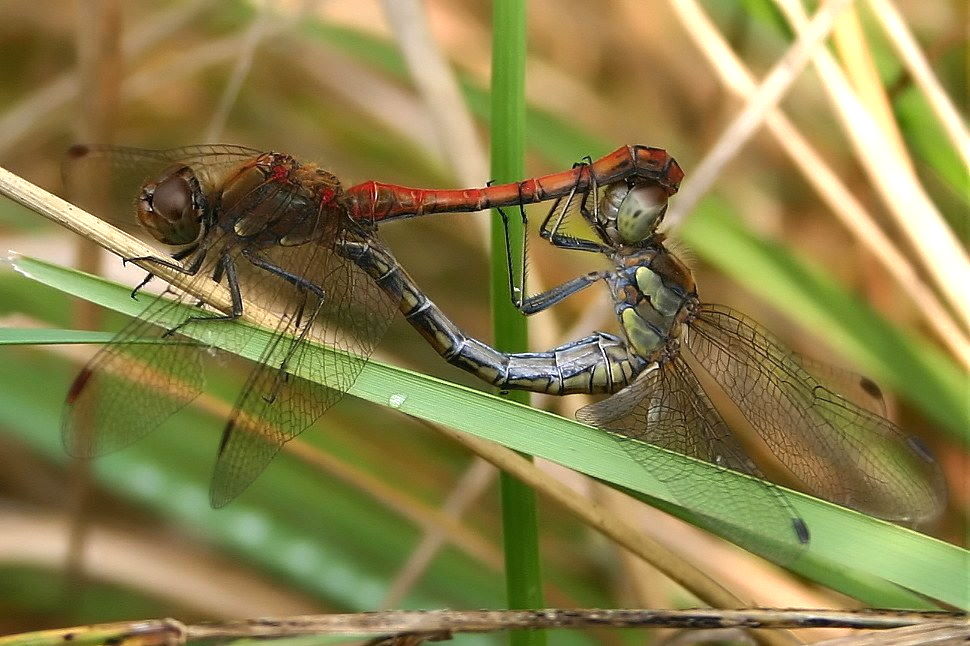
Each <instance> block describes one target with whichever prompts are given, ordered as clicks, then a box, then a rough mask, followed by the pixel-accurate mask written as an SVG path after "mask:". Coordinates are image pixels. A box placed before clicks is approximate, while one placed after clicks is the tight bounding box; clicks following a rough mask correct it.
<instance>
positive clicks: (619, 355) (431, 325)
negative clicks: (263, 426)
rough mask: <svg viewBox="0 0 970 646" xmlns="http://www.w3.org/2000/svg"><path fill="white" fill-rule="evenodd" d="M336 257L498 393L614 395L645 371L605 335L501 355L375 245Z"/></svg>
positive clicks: (348, 246) (352, 245) (347, 249)
mask: <svg viewBox="0 0 970 646" xmlns="http://www.w3.org/2000/svg"><path fill="white" fill-rule="evenodd" d="M338 253H340V254H341V255H342V256H344V257H345V258H347V259H349V260H351V261H352V262H354V263H355V264H356V265H357V266H358V267H360V268H361V269H363V270H364V271H365V272H367V274H368V275H369V276H370V277H371V278H373V279H374V281H375V282H376V283H377V284H378V285H379V286H380V287H381V289H383V290H384V291H385V292H386V293H387V294H389V295H390V296H391V298H392V300H393V301H394V302H395V303H397V304H398V309H400V310H401V312H402V313H403V314H404V317H405V318H406V319H407V320H408V322H409V323H410V324H411V325H412V326H413V327H414V328H415V329H416V330H417V331H418V332H420V333H421V335H422V336H423V337H424V338H425V339H426V340H427V341H428V343H430V344H431V346H432V347H433V348H434V349H435V350H437V352H438V353H439V354H440V355H441V356H442V357H444V358H445V360H446V361H448V362H449V363H451V364H452V365H455V366H458V367H459V368H461V369H463V370H466V371H468V372H470V373H472V374H474V375H476V376H478V377H479V378H481V379H483V380H484V381H487V382H488V383H490V384H493V385H494V386H497V387H498V388H501V389H511V390H528V391H532V392H539V393H548V394H553V395H567V394H573V393H613V392H616V391H618V390H620V389H622V388H623V387H624V386H626V385H627V384H629V383H630V382H631V381H632V380H633V378H634V377H636V376H637V375H638V374H639V373H640V372H641V371H642V370H643V369H644V368H645V367H646V366H647V362H646V361H645V360H644V359H642V358H640V357H638V356H636V355H635V354H632V353H631V352H630V351H629V350H628V348H627V345H626V342H625V341H624V340H623V339H621V338H619V337H617V336H614V335H612V334H606V333H603V332H597V333H595V334H592V335H590V336H588V337H585V338H583V339H579V340H577V341H572V342H570V343H566V344H564V345H561V346H559V347H557V348H553V349H552V350H548V351H546V352H520V353H507V352H501V351H499V350H496V349H495V348H493V347H491V346H489V345H488V344H486V343H483V342H481V341H479V340H478V339H474V338H471V337H469V336H467V335H466V334H465V333H464V332H462V331H461V329H460V328H459V327H458V326H457V325H455V323H454V322H452V321H451V320H450V319H448V317H447V316H445V314H444V313H443V312H442V311H441V310H440V309H438V306H437V305H435V304H434V303H433V302H431V300H430V299H428V297H427V296H426V295H425V294H424V293H423V292H422V291H421V290H420V288H418V286H417V285H415V283H414V281H413V279H412V278H411V277H410V276H408V274H407V272H405V271H404V269H403V268H402V267H401V266H400V265H399V264H398V263H397V261H396V260H395V259H394V257H393V256H392V255H391V254H390V252H389V251H387V250H386V249H385V248H383V247H382V246H380V243H378V242H377V241H370V242H351V241H345V242H343V243H342V244H341V245H340V246H338Z"/></svg>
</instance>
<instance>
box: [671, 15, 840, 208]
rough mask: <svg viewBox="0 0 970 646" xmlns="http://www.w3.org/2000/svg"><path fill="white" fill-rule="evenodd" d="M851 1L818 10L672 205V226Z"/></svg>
mask: <svg viewBox="0 0 970 646" xmlns="http://www.w3.org/2000/svg"><path fill="white" fill-rule="evenodd" d="M850 1H851V0H826V2H825V3H824V4H823V5H822V6H820V7H819V9H818V11H817V12H816V13H815V16H814V17H813V18H812V21H811V23H810V24H809V25H808V26H807V27H806V28H805V29H803V30H802V31H801V33H800V34H799V35H798V38H797V39H796V40H795V42H794V43H792V45H791V47H789V48H788V51H787V52H785V54H784V55H783V56H782V57H781V58H780V59H779V60H778V62H777V63H775V65H774V66H773V67H772V68H771V71H770V72H769V73H768V75H767V76H766V77H765V80H764V81H762V83H761V85H760V86H758V88H757V90H755V92H754V93H752V94H751V95H750V96H749V97H748V98H747V101H746V104H745V106H744V108H743V109H742V110H741V112H740V113H739V114H738V116H737V117H735V119H734V121H732V122H731V124H730V125H729V126H728V127H727V128H725V129H724V131H723V132H722V133H721V136H720V137H719V138H718V140H717V143H715V144H714V146H713V147H712V148H711V150H710V151H709V152H708V153H707V154H706V155H705V156H704V158H703V159H702V160H701V163H700V164H698V165H697V167H696V168H695V169H694V170H693V171H692V173H691V175H690V178H689V180H688V181H687V182H686V183H685V184H684V188H683V189H682V190H681V191H680V194H679V195H678V197H677V201H676V202H675V203H673V204H672V205H671V208H670V213H669V215H668V216H667V220H668V222H670V223H671V224H677V223H679V222H680V221H681V220H682V219H683V218H684V217H685V216H686V215H687V214H688V213H690V212H691V211H692V210H693V209H694V207H695V206H697V203H698V202H699V201H700V200H701V198H702V197H703V196H704V195H705V194H706V193H707V192H708V191H709V190H710V188H711V186H713V185H714V182H716V181H717V178H718V177H720V175H721V172H722V171H723V170H724V167H725V166H727V164H728V162H730V161H731V159H733V158H734V156H735V155H737V154H738V152H739V151H740V150H741V148H743V147H744V145H745V144H747V143H748V140H750V139H751V136H752V135H753V134H754V133H755V132H756V131H757V130H758V128H759V127H760V126H761V124H762V122H764V119H765V116H766V115H767V114H768V112H769V111H770V110H771V109H772V108H774V107H775V106H776V105H777V104H778V102H779V101H780V100H781V99H782V97H783V96H784V95H785V93H786V92H787V91H788V89H789V88H790V87H791V85H792V83H793V82H794V81H795V79H796V78H798V76H799V75H800V74H801V72H802V70H803V69H804V68H805V66H806V65H807V64H808V61H809V60H810V58H811V56H812V54H813V52H814V51H815V50H816V49H818V46H819V45H820V44H821V43H822V42H823V41H824V40H825V37H826V36H828V34H829V32H830V31H832V27H833V25H834V24H835V19H836V18H837V17H838V15H839V12H840V11H841V10H842V9H844V8H845V6H846V5H847V4H848V3H849V2H850Z"/></svg>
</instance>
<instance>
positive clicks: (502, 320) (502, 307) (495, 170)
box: [491, 0, 545, 645]
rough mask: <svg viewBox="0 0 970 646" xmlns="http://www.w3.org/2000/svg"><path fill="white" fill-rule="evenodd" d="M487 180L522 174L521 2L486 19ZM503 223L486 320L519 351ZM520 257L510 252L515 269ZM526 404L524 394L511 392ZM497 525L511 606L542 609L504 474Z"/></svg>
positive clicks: (524, 524)
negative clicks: (488, 66) (488, 47)
mask: <svg viewBox="0 0 970 646" xmlns="http://www.w3.org/2000/svg"><path fill="white" fill-rule="evenodd" d="M492 33H493V37H492V106H491V107H492V119H491V158H492V179H494V180H495V181H496V182H499V183H501V182H511V181H516V180H520V179H522V178H523V176H524V170H525V169H524V157H525V55H526V46H525V42H526V36H525V0H494V9H493V22H492ZM511 215H512V216H513V217H512V218H511V220H512V222H511V223H510V224H511V229H510V233H511V236H512V240H511V243H512V244H511V248H512V249H513V250H514V249H520V248H521V246H522V236H524V235H525V233H526V232H525V231H523V230H522V226H521V223H520V222H519V221H518V218H516V217H515V214H514V213H513V214H511ZM504 250H505V229H504V227H503V226H502V221H501V218H500V217H499V215H498V214H497V213H495V214H493V216H492V271H491V276H492V325H493V329H494V332H495V345H496V346H497V347H498V348H499V349H501V350H504V351H507V352H523V351H525V350H527V349H528V345H529V340H528V334H527V330H526V324H525V317H523V316H522V314H520V313H519V312H518V310H516V309H515V308H514V307H513V306H512V303H511V299H510V298H509V289H508V284H509V283H508V276H507V273H506V262H505V258H504V255H503V254H504ZM522 261H523V259H521V258H513V263H515V265H514V266H516V273H518V266H517V265H518V263H519V262H522ZM510 397H512V398H514V399H515V400H516V401H520V402H525V403H527V402H528V399H529V397H528V395H527V394H526V393H520V392H516V393H512V394H510ZM501 487H502V523H503V535H504V543H505V575H506V586H507V591H508V606H509V608H542V607H543V606H544V603H543V600H542V577H541V575H540V570H539V542H538V540H539V537H538V525H537V518H536V500H535V493H534V492H533V491H532V490H531V489H530V488H529V487H527V486H526V485H524V484H523V483H522V482H520V481H518V480H516V479H515V478H512V477H511V476H509V475H507V474H504V473H503V474H502V480H501ZM511 643H513V644H516V645H525V644H530V645H539V644H545V634H544V633H537V632H515V633H512V637H511Z"/></svg>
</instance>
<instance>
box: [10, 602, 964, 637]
mask: <svg viewBox="0 0 970 646" xmlns="http://www.w3.org/2000/svg"><path fill="white" fill-rule="evenodd" d="M915 625H919V626H942V625H946V626H950V627H951V628H952V629H953V633H954V634H956V635H962V636H963V638H966V637H967V636H970V622H968V620H967V615H966V614H962V613H951V612H910V611H899V610H858V611H838V610H801V609H797V610H796V609H776V608H747V609H738V610H708V609H692V610H627V609H618V610H617V609H560V608H548V609H543V610H428V611H420V610H416V611H394V610H392V611H384V612H363V613H355V614H334V615H305V616H299V617H262V618H259V619H246V620H242V621H228V622H219V623H207V624H183V623H181V622H179V621H176V620H174V619H156V620H148V621H139V622H119V623H114V624H98V625H93V626H81V627H77V628H68V629H62V630H50V631H44V632H43V633H23V634H20V635H10V636H7V637H0V646H22V645H24V644H27V643H30V644H35V645H36V644H42V645H44V646H48V645H51V646H53V645H54V644H63V643H67V642H69V641H70V642H72V643H74V644H77V643H84V644H104V643H109V642H110V643H112V644H122V645H123V644H136V643H137V644H139V646H174V645H176V644H184V643H186V642H188V641H193V640H217V639H218V640H225V639H245V638H250V639H267V638H281V637H294V636H299V635H355V636H357V635H361V636H366V635H391V636H402V637H403V636H409V635H413V636H421V635H428V634H432V635H438V636H445V637H446V636H450V635H452V634H455V633H487V632H496V631H500V630H536V629H543V628H589V627H609V628H654V627H673V628H698V629H710V628H735V627H743V628H856V629H877V630H885V629H892V628H898V627H902V626H915Z"/></svg>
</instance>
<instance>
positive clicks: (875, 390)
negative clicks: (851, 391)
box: [859, 377, 882, 399]
mask: <svg viewBox="0 0 970 646" xmlns="http://www.w3.org/2000/svg"><path fill="white" fill-rule="evenodd" d="M859 387H860V388H862V389H863V390H864V391H866V393H868V394H869V395H871V396H872V397H876V398H878V399H882V389H881V388H880V387H879V385H878V384H876V382H874V381H873V380H872V379H869V378H868V377H860V378H859Z"/></svg>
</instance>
